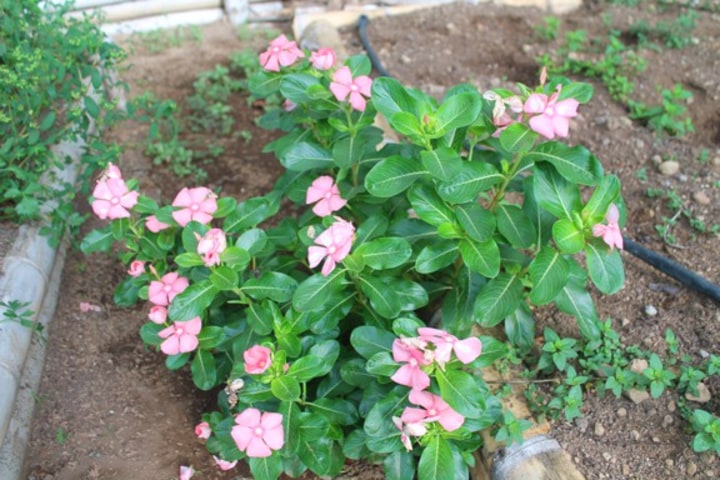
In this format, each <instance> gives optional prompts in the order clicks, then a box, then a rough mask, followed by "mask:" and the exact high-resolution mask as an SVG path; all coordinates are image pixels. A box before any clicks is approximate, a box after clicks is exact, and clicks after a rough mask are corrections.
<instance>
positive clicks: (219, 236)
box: [195, 228, 227, 267]
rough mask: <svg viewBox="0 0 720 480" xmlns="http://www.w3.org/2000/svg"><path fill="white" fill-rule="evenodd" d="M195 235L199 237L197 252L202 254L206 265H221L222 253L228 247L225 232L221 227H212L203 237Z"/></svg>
mask: <svg viewBox="0 0 720 480" xmlns="http://www.w3.org/2000/svg"><path fill="white" fill-rule="evenodd" d="M195 235H196V236H197V239H198V246H197V252H198V253H199V254H200V255H202V257H203V262H205V265H206V266H208V267H211V266H213V265H220V254H221V253H222V252H223V251H224V250H225V248H227V239H226V238H225V232H223V231H222V230H221V229H219V228H211V229H210V230H208V231H207V233H206V234H205V235H203V236H202V237H200V236H199V235H198V234H195Z"/></svg>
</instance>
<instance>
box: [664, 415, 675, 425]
mask: <svg viewBox="0 0 720 480" xmlns="http://www.w3.org/2000/svg"><path fill="white" fill-rule="evenodd" d="M673 421H674V419H673V417H672V415H665V416H664V417H663V421H662V426H663V427H668V426H670V425H671V424H672V423H673Z"/></svg>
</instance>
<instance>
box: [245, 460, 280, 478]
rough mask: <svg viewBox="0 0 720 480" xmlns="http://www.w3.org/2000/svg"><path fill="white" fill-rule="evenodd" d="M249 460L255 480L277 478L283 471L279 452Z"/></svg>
mask: <svg viewBox="0 0 720 480" xmlns="http://www.w3.org/2000/svg"><path fill="white" fill-rule="evenodd" d="M247 462H248V465H250V471H251V472H252V477H253V479H254V480H277V479H278V477H280V474H281V473H282V471H283V465H282V457H281V456H280V455H278V454H275V455H270V456H269V457H254V458H248V460H247Z"/></svg>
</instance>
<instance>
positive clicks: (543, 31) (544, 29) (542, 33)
mask: <svg viewBox="0 0 720 480" xmlns="http://www.w3.org/2000/svg"><path fill="white" fill-rule="evenodd" d="M543 22H545V23H544V24H542V25H536V26H535V35H537V36H538V37H539V38H542V39H544V40H555V39H556V38H557V36H558V30H559V29H560V19H559V18H557V17H544V18H543Z"/></svg>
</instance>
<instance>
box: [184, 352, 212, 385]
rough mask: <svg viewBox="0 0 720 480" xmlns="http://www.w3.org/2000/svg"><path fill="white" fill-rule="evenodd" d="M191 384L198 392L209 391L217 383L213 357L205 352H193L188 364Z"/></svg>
mask: <svg viewBox="0 0 720 480" xmlns="http://www.w3.org/2000/svg"><path fill="white" fill-rule="evenodd" d="M190 371H191V372H192V379H193V383H194V384H195V386H196V387H198V388H199V389H200V390H205V391H207V390H210V389H211V388H213V387H214V386H215V384H216V382H217V372H216V370H215V357H213V356H212V354H211V353H210V352H208V351H207V350H198V351H197V352H195V358H193V361H192V363H191V364H190Z"/></svg>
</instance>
